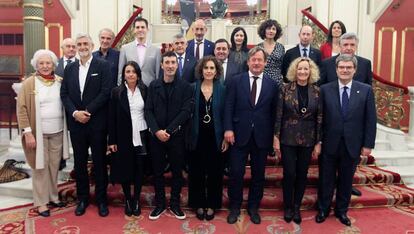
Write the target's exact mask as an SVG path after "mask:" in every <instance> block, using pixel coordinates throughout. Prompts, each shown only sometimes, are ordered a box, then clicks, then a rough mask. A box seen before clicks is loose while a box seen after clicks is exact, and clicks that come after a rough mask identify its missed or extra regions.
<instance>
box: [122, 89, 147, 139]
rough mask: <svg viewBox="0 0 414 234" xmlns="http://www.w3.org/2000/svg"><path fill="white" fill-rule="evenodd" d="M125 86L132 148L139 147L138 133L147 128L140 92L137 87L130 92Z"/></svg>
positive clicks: (139, 135) (139, 136) (139, 137)
mask: <svg viewBox="0 0 414 234" xmlns="http://www.w3.org/2000/svg"><path fill="white" fill-rule="evenodd" d="M125 86H126V87H127V95H128V102H129V110H130V112H131V121H132V129H131V130H132V143H133V145H134V146H140V145H142V141H141V134H140V131H142V130H145V129H147V128H148V127H147V122H146V121H145V118H144V99H142V95H141V91H140V90H139V88H138V87H136V88H135V91H134V92H132V91H131V90H130V89H129V88H128V85H127V84H126V83H125Z"/></svg>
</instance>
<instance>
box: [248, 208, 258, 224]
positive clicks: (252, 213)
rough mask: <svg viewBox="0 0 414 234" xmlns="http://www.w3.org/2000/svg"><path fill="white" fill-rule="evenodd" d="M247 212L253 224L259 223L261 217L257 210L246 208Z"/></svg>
mask: <svg viewBox="0 0 414 234" xmlns="http://www.w3.org/2000/svg"><path fill="white" fill-rule="evenodd" d="M247 213H248V214H249V215H250V221H252V223H254V224H260V222H261V218H260V215H259V212H257V210H248V211H247Z"/></svg>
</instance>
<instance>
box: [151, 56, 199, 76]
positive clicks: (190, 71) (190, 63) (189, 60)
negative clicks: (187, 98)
mask: <svg viewBox="0 0 414 234" xmlns="http://www.w3.org/2000/svg"><path fill="white" fill-rule="evenodd" d="M177 62H178V57H177ZM196 65H197V60H196V59H195V58H194V57H193V56H192V55H191V54H187V53H186V54H185V59H184V61H183V73H182V75H181V77H179V79H182V80H185V81H187V82H188V83H193V82H194V81H195V80H196V71H195V68H196ZM177 74H178V68H177ZM163 77H164V69H162V68H161V69H160V75H159V79H162V78H163Z"/></svg>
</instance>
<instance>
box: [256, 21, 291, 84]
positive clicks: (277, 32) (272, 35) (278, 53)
mask: <svg viewBox="0 0 414 234" xmlns="http://www.w3.org/2000/svg"><path fill="white" fill-rule="evenodd" d="M257 33H258V34H259V36H260V38H262V39H263V42H261V43H259V44H258V46H260V47H262V48H264V50H265V51H266V52H267V54H268V55H269V56H268V57H267V63H266V66H265V69H264V74H266V75H268V76H270V78H272V79H273V80H276V82H277V84H278V85H279V86H282V85H283V76H282V61H283V56H284V55H285V47H284V46H283V45H282V44H280V43H279V42H277V39H279V38H280V37H281V36H282V27H281V26H280V24H279V23H278V22H277V21H276V20H272V19H269V20H266V21H264V22H263V23H262V24H261V25H260V26H259V28H258V29H257Z"/></svg>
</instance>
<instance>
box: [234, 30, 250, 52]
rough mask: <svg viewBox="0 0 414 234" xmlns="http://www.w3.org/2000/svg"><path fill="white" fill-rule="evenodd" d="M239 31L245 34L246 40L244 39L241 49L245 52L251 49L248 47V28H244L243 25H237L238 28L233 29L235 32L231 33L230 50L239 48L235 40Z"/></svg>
mask: <svg viewBox="0 0 414 234" xmlns="http://www.w3.org/2000/svg"><path fill="white" fill-rule="evenodd" d="M239 31H242V32H243V34H244V40H243V43H242V46H241V49H240V50H241V51H244V52H247V51H249V48H247V33H246V30H244V28H242V27H237V28H235V29H233V32H232V33H231V36H230V42H231V48H230V50H232V51H236V50H237V47H236V42H235V41H234V35H236V33H238V32H239Z"/></svg>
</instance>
